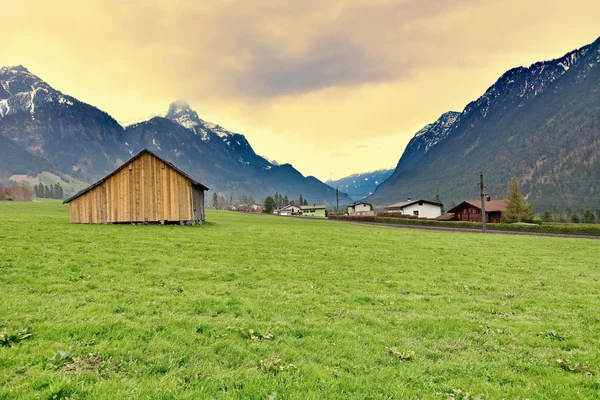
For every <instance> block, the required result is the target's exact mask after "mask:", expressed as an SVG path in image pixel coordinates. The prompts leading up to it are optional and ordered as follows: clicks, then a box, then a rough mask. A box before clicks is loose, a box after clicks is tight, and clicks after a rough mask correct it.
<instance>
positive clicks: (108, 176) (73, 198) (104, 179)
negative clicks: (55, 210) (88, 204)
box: [63, 149, 209, 204]
mask: <svg viewBox="0 0 600 400" xmlns="http://www.w3.org/2000/svg"><path fill="white" fill-rule="evenodd" d="M144 154H150V155H151V156H153V157H155V158H158V159H159V160H160V161H162V162H164V163H165V164H167V165H168V166H169V167H171V168H173V169H174V170H175V171H177V172H178V173H180V174H181V175H183V176H184V177H185V178H186V179H188V180H189V181H190V182H192V184H193V185H195V186H199V187H200V188H201V189H202V190H209V189H208V188H207V187H206V186H204V185H203V184H201V183H200V182H198V181H197V180H195V179H194V178H192V177H191V176H189V175H188V174H186V173H185V172H183V171H182V170H180V169H179V168H177V167H176V166H175V165H174V164H173V163H171V162H169V161H167V160H165V159H164V158H162V157H160V156H158V155H156V154H155V153H153V152H151V151H150V150H148V149H144V150H142V151H140V152H139V153H137V154H136V155H135V156H133V157H131V158H130V159H129V160H127V161H125V162H124V163H123V164H122V165H121V166H120V167H118V168H117V169H115V170H114V171H113V172H111V173H110V174H108V175H106V176H105V177H104V178H102V179H100V180H98V181H97V182H95V183H92V184H91V185H90V186H88V187H87V188H85V189H83V190H81V191H80V192H78V193H76V194H74V195H73V196H71V197H69V198H68V199H66V200H65V201H63V204H67V203H69V202H71V201H73V200H75V199H76V198H78V197H79V196H81V195H83V194H85V193H87V192H89V191H90V190H92V189H93V188H95V187H96V186H98V185H100V184H101V183H103V182H104V181H106V180H108V179H109V178H110V177H112V176H113V175H115V174H116V173H117V172H119V171H120V170H122V169H123V168H125V167H126V166H127V165H129V164H130V163H131V162H132V161H135V160H137V159H138V158H140V157H141V156H142V155H144Z"/></svg>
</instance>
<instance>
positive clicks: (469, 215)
mask: <svg viewBox="0 0 600 400" xmlns="http://www.w3.org/2000/svg"><path fill="white" fill-rule="evenodd" d="M507 204H508V201H507V200H488V199H486V201H485V220H486V222H490V223H501V222H502V211H504V210H506V205H507ZM448 213H449V214H454V217H453V218H452V219H451V220H452V221H470V222H481V200H466V201H463V202H462V203H460V204H459V205H457V206H456V207H452V208H451V209H450V210H448Z"/></svg>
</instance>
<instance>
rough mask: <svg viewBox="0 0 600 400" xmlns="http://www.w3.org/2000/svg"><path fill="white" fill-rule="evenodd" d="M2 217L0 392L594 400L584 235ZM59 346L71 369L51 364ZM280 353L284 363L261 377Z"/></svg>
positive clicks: (14, 207)
mask: <svg viewBox="0 0 600 400" xmlns="http://www.w3.org/2000/svg"><path fill="white" fill-rule="evenodd" d="M0 215H2V218H1V219H0V288H2V293H1V295H0V304H1V307H0V330H1V328H2V327H3V326H9V327H10V328H11V329H22V328H25V327H28V326H29V327H31V328H32V330H33V331H34V333H35V335H34V336H33V337H32V338H30V339H28V340H25V341H22V342H20V343H18V344H16V345H15V346H14V347H12V348H9V347H0V398H3V397H4V398H33V397H35V396H40V397H41V398H52V396H55V397H54V398H60V397H61V396H62V397H67V396H71V397H73V398H86V397H87V398H94V399H96V398H132V397H136V398H153V399H154V398H156V399H158V398H184V399H185V398H190V399H192V398H202V397H211V398H214V397H224V398H228V397H233V398H236V397H240V398H256V399H259V398H266V397H267V396H269V395H271V394H272V393H274V392H276V393H277V395H278V398H296V399H308V398H338V397H344V398H415V397H417V396H418V397H420V398H446V394H447V393H453V390H462V391H463V393H464V392H469V393H471V394H472V395H473V396H477V395H484V396H485V398H501V397H507V398H525V397H527V398H596V396H597V395H598V393H599V391H600V378H599V377H598V375H597V373H598V372H600V356H599V355H598V348H599V345H600V343H599V339H600V315H599V314H598V309H600V298H599V293H600V289H599V287H600V284H599V278H600V261H599V260H598V242H597V241H592V240H587V239H563V238H546V237H523V236H508V235H494V234H488V235H480V234H470V233H448V232H431V231H415V230H404V229H393V228H385V227H373V226H357V225H354V224H346V223H341V222H331V221H314V220H310V221H305V220H299V219H286V218H282V217H279V218H278V217H271V216H260V215H259V216H253V215H242V214H236V213H228V212H212V213H211V212H209V214H208V220H209V221H211V222H210V223H207V224H205V225H204V226H199V227H179V226H166V227H163V226H130V225H114V226H113V225H108V226H103V225H96V226H93V225H70V224H69V223H68V208H67V206H62V205H60V204H59V203H58V202H44V203H41V204H23V203H21V204H19V203H8V202H4V203H2V202H0ZM240 328H241V329H244V330H246V331H247V330H248V329H254V330H255V331H258V332H262V333H264V334H267V333H269V332H270V333H272V334H273V335H274V337H273V338H272V339H271V340H264V341H262V342H261V341H259V340H251V339H249V338H246V337H244V335H242V334H241V333H240V332H239V329H240ZM542 331H546V332H547V331H556V335H552V334H548V335H538V334H539V332H542ZM560 337H564V340H562V341H561V340H558V339H560ZM386 346H388V347H399V348H400V349H403V350H406V351H411V350H412V351H414V352H415V355H414V359H412V360H410V361H400V360H398V359H395V358H394V357H392V356H391V355H389V354H388V353H387V352H386ZM59 351H65V352H68V353H70V354H71V357H74V359H75V363H72V361H71V358H70V357H69V356H68V355H67V356H64V357H63V358H64V360H60V359H59V358H60V357H57V358H56V359H55V360H54V361H49V360H48V359H49V358H51V357H53V356H54V355H55V354H57V353H58V352H59ZM90 353H92V354H93V356H90ZM275 356H279V357H281V359H282V363H283V365H284V366H287V365H288V364H290V363H291V364H294V366H295V367H296V368H289V369H286V370H284V371H283V372H280V373H278V374H276V373H274V372H269V371H264V370H261V369H259V368H258V365H259V363H260V360H265V359H269V358H271V357H275ZM558 358H562V359H569V360H571V361H573V362H582V363H584V364H587V365H588V366H589V367H590V369H591V370H592V371H594V372H595V373H596V375H595V376H588V375H585V374H582V373H574V372H567V371H565V370H563V369H561V368H560V366H559V365H558V364H557V363H556V359H558Z"/></svg>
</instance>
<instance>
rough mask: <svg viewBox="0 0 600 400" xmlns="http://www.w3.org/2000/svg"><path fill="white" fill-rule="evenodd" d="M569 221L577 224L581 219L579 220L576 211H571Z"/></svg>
mask: <svg viewBox="0 0 600 400" xmlns="http://www.w3.org/2000/svg"><path fill="white" fill-rule="evenodd" d="M571 222H572V223H574V224H578V223H580V222H581V221H580V220H579V215H577V214H576V213H573V215H572V216H571Z"/></svg>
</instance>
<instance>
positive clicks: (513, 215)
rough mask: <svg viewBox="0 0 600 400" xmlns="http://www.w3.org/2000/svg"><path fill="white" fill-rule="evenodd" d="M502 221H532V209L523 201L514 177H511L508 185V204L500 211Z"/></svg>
mask: <svg viewBox="0 0 600 400" xmlns="http://www.w3.org/2000/svg"><path fill="white" fill-rule="evenodd" d="M502 221H503V222H508V223H513V222H531V221H533V207H532V206H531V204H528V203H525V201H524V200H523V195H521V192H519V182H518V181H517V177H516V176H513V178H512V179H511V180H510V182H509V184H508V204H507V205H506V209H505V210H504V211H502Z"/></svg>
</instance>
